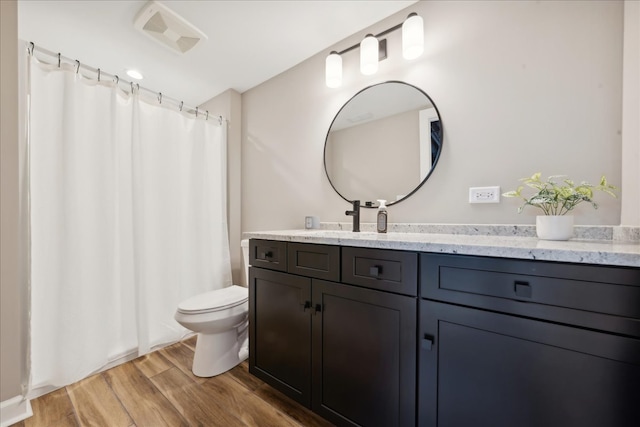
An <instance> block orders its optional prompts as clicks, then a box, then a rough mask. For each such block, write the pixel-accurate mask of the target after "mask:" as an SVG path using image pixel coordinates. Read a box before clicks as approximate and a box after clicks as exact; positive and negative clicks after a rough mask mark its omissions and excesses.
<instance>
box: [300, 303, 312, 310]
mask: <svg viewBox="0 0 640 427" xmlns="http://www.w3.org/2000/svg"><path fill="white" fill-rule="evenodd" d="M300 305H302V311H307V308H311V301H305V302H304V303H302V304H300Z"/></svg>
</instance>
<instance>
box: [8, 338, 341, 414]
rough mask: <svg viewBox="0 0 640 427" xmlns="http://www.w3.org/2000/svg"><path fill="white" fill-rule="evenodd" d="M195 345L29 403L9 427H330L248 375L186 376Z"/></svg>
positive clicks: (242, 370) (243, 368)
mask: <svg viewBox="0 0 640 427" xmlns="http://www.w3.org/2000/svg"><path fill="white" fill-rule="evenodd" d="M194 347H195V337H193V338H190V339H188V340H186V341H183V342H179V343H177V344H174V345H171V346H169V347H165V348H163V349H161V350H158V351H155V352H153V353H150V354H147V355H146V356H142V357H139V358H137V359H135V360H132V361H131V362H128V363H125V364H122V365H119V366H116V367H115V368H112V369H110V370H108V371H105V372H102V373H100V374H96V375H93V376H91V377H89V378H85V379H83V380H82V381H79V382H77V383H75V384H71V385H69V386H67V387H65V388H62V389H59V390H56V391H54V392H52V393H49V394H46V395H44V396H41V397H39V398H37V399H34V400H32V401H31V406H32V408H33V417H31V418H29V419H26V420H24V421H21V422H19V423H17V424H14V427H67V426H69V427H79V426H97V427H103V426H104V427H162V426H167V427H179V426H203V427H210V426H211V427H214V426H224V427H236V426H237V427H246V426H260V427H262V426H274V427H276V426H277V427H280V426H282V427H300V426H305V427H307V426H309V427H328V426H332V424H331V423H329V422H327V421H325V420H324V419H322V418H320V417H318V416H317V415H315V414H314V413H313V412H311V411H309V410H308V409H306V408H304V407H302V406H300V405H299V404H298V403H297V402H295V401H293V400H291V399H289V398H288V397H286V396H285V395H283V394H282V393H280V392H278V391H277V390H275V389H273V388H272V387H270V386H269V385H267V384H265V383H264V382H263V381H261V380H259V379H257V378H256V377H254V376H253V375H251V374H249V371H248V364H247V362H246V361H245V362H244V363H242V364H240V365H238V366H236V367H235V368H234V369H232V370H231V371H229V372H226V373H224V374H222V375H218V376H217V377H212V378H199V377H196V376H195V375H193V373H192V372H191V368H190V366H191V361H192V360H193V351H194Z"/></svg>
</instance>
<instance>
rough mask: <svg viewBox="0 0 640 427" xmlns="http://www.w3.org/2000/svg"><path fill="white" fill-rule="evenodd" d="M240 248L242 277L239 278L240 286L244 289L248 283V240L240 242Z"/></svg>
mask: <svg viewBox="0 0 640 427" xmlns="http://www.w3.org/2000/svg"><path fill="white" fill-rule="evenodd" d="M240 248H241V249H242V274H241V276H242V277H240V284H241V285H242V286H245V287H246V286H247V284H248V283H249V240H248V239H243V240H241V241H240Z"/></svg>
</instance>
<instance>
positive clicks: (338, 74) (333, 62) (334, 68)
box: [325, 50, 342, 88]
mask: <svg viewBox="0 0 640 427" xmlns="http://www.w3.org/2000/svg"><path fill="white" fill-rule="evenodd" d="M325 78H326V81H327V87H330V88H336V87H340V85H341V84H342V56H340V55H339V54H338V52H336V51H335V50H334V51H332V52H331V53H330V54H329V56H327V60H326V63H325Z"/></svg>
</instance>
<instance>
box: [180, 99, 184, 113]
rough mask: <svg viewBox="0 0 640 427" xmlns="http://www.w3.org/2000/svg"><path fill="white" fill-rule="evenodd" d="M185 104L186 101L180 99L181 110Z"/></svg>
mask: <svg viewBox="0 0 640 427" xmlns="http://www.w3.org/2000/svg"><path fill="white" fill-rule="evenodd" d="M183 105H184V101H180V111H182V106H183Z"/></svg>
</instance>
